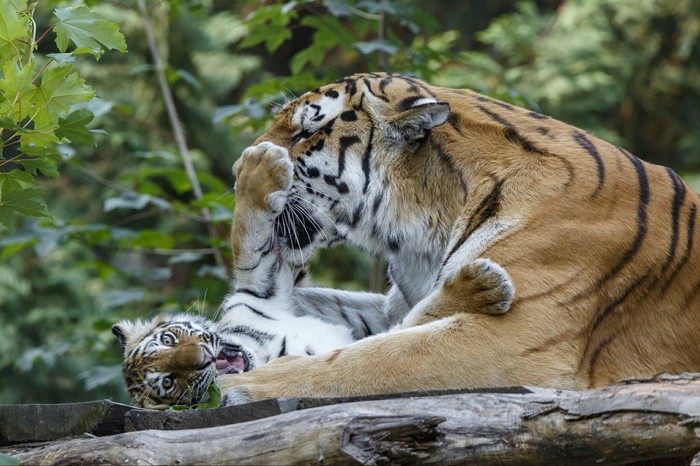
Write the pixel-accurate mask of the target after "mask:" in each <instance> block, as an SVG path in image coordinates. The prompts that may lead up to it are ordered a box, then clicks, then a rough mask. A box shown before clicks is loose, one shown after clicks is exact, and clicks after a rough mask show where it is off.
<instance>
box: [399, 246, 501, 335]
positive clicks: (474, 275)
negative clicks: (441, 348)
mask: <svg viewBox="0 0 700 466" xmlns="http://www.w3.org/2000/svg"><path fill="white" fill-rule="evenodd" d="M514 295H515V287H514V286H513V281H512V280H511V278H510V275H509V274H508V272H507V271H506V270H505V269H504V268H503V267H501V266H500V265H499V264H497V263H496V262H493V261H492V260H489V259H476V260H475V261H473V262H470V263H468V264H466V265H465V266H464V267H463V268H462V269H461V270H460V271H459V273H457V274H456V276H454V277H451V278H448V279H447V280H445V281H444V283H443V284H442V285H441V286H440V287H439V288H438V289H437V290H435V291H434V292H433V293H431V294H430V295H428V296H427V297H426V298H424V299H423V300H422V301H420V302H419V303H418V304H416V306H414V308H413V309H412V310H411V312H410V313H409V314H408V315H407V316H406V317H405V318H404V320H403V321H402V323H401V327H403V328H406V327H413V326H416V325H421V324H425V323H428V322H431V321H434V320H438V319H442V318H444V317H448V316H451V315H454V314H457V313H482V314H489V315H499V314H504V313H506V312H508V310H509V309H510V305H511V303H512V302H513V297H514Z"/></svg>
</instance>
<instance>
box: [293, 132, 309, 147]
mask: <svg viewBox="0 0 700 466" xmlns="http://www.w3.org/2000/svg"><path fill="white" fill-rule="evenodd" d="M313 134H314V133H313V132H311V131H309V130H308V129H304V130H302V131H300V132H298V133H297V134H295V135H294V136H292V144H296V143H297V142H300V141H302V140H304V139H308V138H309V137H311V136H313Z"/></svg>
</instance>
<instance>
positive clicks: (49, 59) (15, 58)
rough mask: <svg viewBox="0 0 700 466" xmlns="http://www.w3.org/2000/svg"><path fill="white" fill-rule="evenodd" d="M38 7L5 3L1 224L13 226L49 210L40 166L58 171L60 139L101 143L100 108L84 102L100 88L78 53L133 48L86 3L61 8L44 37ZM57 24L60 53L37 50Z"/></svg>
mask: <svg viewBox="0 0 700 466" xmlns="http://www.w3.org/2000/svg"><path fill="white" fill-rule="evenodd" d="M35 8H36V4H31V5H29V4H28V2H27V0H13V1H12V2H2V3H0V70H1V72H0V175H2V176H1V177H0V231H2V230H10V231H12V230H13V229H14V226H15V221H16V217H17V215H18V214H19V215H22V216H29V217H49V214H48V211H47V209H46V206H45V205H44V203H43V200H42V192H41V190H39V189H36V188H33V186H34V185H35V184H36V180H37V177H38V173H41V174H42V175H44V176H50V177H57V176H58V170H57V166H58V163H59V162H60V160H61V158H60V156H59V151H58V146H59V144H64V143H76V144H89V143H92V142H93V133H92V131H91V130H90V129H88V125H89V124H90V123H91V122H92V120H93V118H94V115H93V114H92V112H91V111H90V110H88V109H87V108H76V105H77V104H81V103H87V102H89V101H91V100H92V99H93V97H94V94H95V93H94V91H93V90H92V89H91V88H90V86H88V85H87V84H86V83H85V81H84V80H83V79H82V78H80V76H79V75H78V73H77V71H75V70H74V68H73V63H74V62H75V59H76V56H77V55H81V54H91V55H92V56H93V57H94V58H95V59H98V58H99V57H100V56H102V54H103V53H104V52H105V50H108V49H109V50H119V51H121V52H124V51H126V42H125V40H124V36H123V35H122V34H121V33H120V32H119V29H118V27H117V25H116V24H114V23H111V22H109V21H107V20H105V19H103V18H101V17H99V16H98V15H97V14H95V13H92V12H91V11H90V10H88V8H87V7H85V6H81V5H78V6H74V7H68V8H57V9H56V10H54V16H55V17H56V18H57V19H58V21H57V22H56V23H54V24H53V25H51V26H49V27H48V28H46V30H45V31H44V32H43V33H42V34H41V35H40V36H39V38H38V39H37V38H36V35H37V26H36V23H35V21H34V12H35ZM51 31H52V32H54V33H55V35H56V38H55V44H56V51H57V52H58V53H49V54H46V55H42V54H38V53H36V46H37V44H38V43H39V42H41V41H42V40H43V39H44V38H45V37H46V36H47V34H48V33H49V32H51ZM71 43H72V44H73V45H74V49H73V50H72V51H68V47H69V45H70V44H71Z"/></svg>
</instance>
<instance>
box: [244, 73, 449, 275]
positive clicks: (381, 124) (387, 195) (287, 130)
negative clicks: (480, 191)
mask: <svg viewBox="0 0 700 466" xmlns="http://www.w3.org/2000/svg"><path fill="white" fill-rule="evenodd" d="M449 116H450V105H449V104H448V103H447V102H445V101H444V99H440V98H438V97H437V96H436V95H435V94H434V93H433V92H432V91H431V89H430V88H429V87H428V86H427V85H426V84H424V83H422V82H421V81H418V80H415V79H412V78H408V77H404V76H398V75H390V74H384V73H382V74H375V73H372V74H365V75H355V76H351V77H349V78H345V79H342V80H340V81H338V82H336V83H333V84H330V85H327V86H324V87H322V88H320V89H317V90H315V91H312V92H309V93H307V94H304V95H303V96H301V97H300V98H299V99H297V100H296V101H293V102H291V103H289V104H287V105H286V106H285V107H284V108H283V109H282V110H280V112H279V113H278V115H277V116H276V118H275V121H274V122H273V124H272V126H271V127H270V129H269V130H268V131H266V132H265V133H264V134H263V135H262V136H260V138H258V140H257V143H261V142H271V143H274V144H276V145H278V146H281V147H283V148H286V149H287V150H288V151H289V155H290V157H291V160H292V162H293V163H294V166H295V177H294V178H295V179H294V183H293V187H292V190H291V194H290V196H289V198H288V203H287V207H286V209H285V212H284V213H283V215H281V216H280V217H279V219H278V222H277V227H276V233H277V235H278V237H279V239H280V247H281V248H282V249H286V251H282V252H283V253H285V252H286V254H284V255H285V256H286V258H287V260H288V261H290V263H293V264H295V265H300V264H301V263H303V262H305V261H306V259H308V256H309V254H310V253H311V252H312V251H313V250H314V249H315V248H316V247H320V246H322V247H327V246H330V245H332V244H334V243H336V242H340V241H343V240H348V241H349V242H351V243H353V244H356V245H360V246H361V247H363V248H364V249H366V250H368V251H369V252H370V253H372V254H376V255H384V254H385V252H386V251H387V250H388V251H389V252H390V253H391V252H396V250H398V249H399V248H400V247H401V243H403V242H404V240H410V239H414V238H410V239H409V238H404V237H403V236H405V235H406V234H410V235H416V238H419V237H420V236H422V239H425V238H426V234H428V236H430V235H431V234H432V233H431V232H434V231H435V226H436V225H434V224H433V225H429V224H427V223H426V224H425V225H423V227H424V228H420V226H418V227H416V225H413V224H412V223H413V222H414V219H415V218H416V215H415V214H418V213H419V212H420V211H424V212H426V213H428V212H432V213H431V214H430V215H426V218H428V217H430V222H433V223H434V222H441V221H443V219H441V218H439V217H440V215H439V213H438V214H437V215H435V214H434V212H435V208H434V206H432V205H426V204H428V203H429V202H427V201H424V200H422V199H421V197H420V193H419V190H415V189H413V188H414V184H415V183H416V177H415V170H416V169H418V170H428V171H431V172H432V173H426V175H429V174H430V175H433V176H434V175H437V176H440V175H441V172H440V168H439V167H438V168H437V169H435V168H431V167H428V166H425V167H422V163H423V162H422V161H421V160H416V159H415V158H413V159H411V157H410V156H411V154H414V153H415V152H416V151H417V150H418V148H419V147H421V146H425V145H426V140H427V138H426V135H427V134H428V132H429V131H430V130H431V129H432V128H435V127H436V126H439V125H441V124H442V123H444V122H445V121H447V119H448V117H449ZM428 144H429V143H428ZM450 182H451V180H450V179H445V180H444V184H443V185H442V186H439V187H434V186H430V187H427V189H450V187H451V184H450ZM423 188H425V187H423ZM421 189H422V188H421ZM396 191H401V192H400V193H397V192H396ZM410 193H413V194H412V195H411V194H410ZM407 194H409V195H408V196H407ZM398 199H401V201H397V200H398ZM445 207H446V208H449V207H450V206H445ZM408 223H411V224H412V225H411V228H401V227H405V226H407V224H408ZM444 223H446V222H444ZM445 231H447V228H445ZM409 242H412V241H409ZM387 245H388V248H387Z"/></svg>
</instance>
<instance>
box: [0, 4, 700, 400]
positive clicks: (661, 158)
mask: <svg viewBox="0 0 700 466" xmlns="http://www.w3.org/2000/svg"><path fill="white" fill-rule="evenodd" d="M17 2H19V0H15V2H14V4H17ZM20 3H21V2H20ZM24 3H25V4H26V1H25V2H24ZM83 4H84V5H85V6H86V7H87V8H88V9H89V11H90V12H92V13H95V14H96V15H99V17H101V18H104V19H106V20H108V21H109V22H112V23H114V24H116V25H118V27H119V30H120V31H121V33H122V34H123V35H124V37H125V39H126V44H127V47H128V51H126V52H120V51H118V50H112V51H107V52H106V53H104V55H102V56H101V57H100V58H99V60H96V59H95V58H93V57H91V56H90V54H89V53H88V54H77V55H75V58H76V59H75V61H74V62H72V61H71V62H70V66H72V67H73V68H74V69H75V70H77V72H78V73H79V76H80V77H81V78H82V79H84V80H85V84H86V85H89V86H90V87H91V88H92V89H93V90H94V97H93V98H91V99H89V101H88V102H86V103H84V104H83V107H82V108H83V109H86V110H84V111H88V112H89V113H91V114H92V115H94V119H91V121H89V126H88V127H89V128H90V129H91V130H92V131H91V132H90V138H88V139H87V140H86V141H81V138H80V137H70V134H69V135H68V136H66V137H65V138H59V140H58V141H57V142H56V144H55V146H56V152H55V153H54V158H55V160H56V164H57V166H58V173H60V176H59V177H55V175H56V173H51V171H50V170H46V171H43V170H39V171H38V172H37V173H36V187H38V188H40V189H42V190H43V194H42V195H41V197H40V199H42V200H41V202H42V203H44V204H45V207H46V209H45V211H44V213H42V214H41V215H38V214H36V212H35V211H32V210H31V209H29V208H27V209H25V211H22V209H18V210H17V216H16V218H13V219H11V220H12V222H10V223H11V224H10V223H8V221H7V219H5V220H6V221H5V225H4V226H0V403H30V402H64V401H77V400H88V399H100V398H112V399H114V400H117V401H125V402H128V401H129V398H128V397H127V395H126V392H125V390H124V388H123V384H122V381H121V372H120V370H121V369H120V365H119V364H120V360H121V354H120V349H119V347H118V344H117V341H116V338H114V337H113V336H112V334H111V332H110V328H111V326H112V324H113V323H114V322H115V321H116V320H118V319H119V318H124V317H127V318H139V317H140V318H148V317H151V316H153V315H155V314H156V313H159V312H164V311H167V312H180V311H190V312H198V313H203V314H205V315H208V316H213V315H214V314H215V312H216V310H217V308H218V305H219V303H220V302H221V300H222V298H223V296H224V295H225V293H226V292H227V289H228V268H227V266H226V264H227V263H228V260H229V257H230V250H229V246H228V240H227V230H228V222H229V218H230V211H231V209H232V208H233V207H234V205H235V199H234V196H233V195H232V184H233V180H232V176H231V165H232V164H233V162H234V160H235V159H236V157H237V156H238V155H239V154H240V152H241V151H242V149H244V148H245V147H246V146H247V145H248V144H249V143H250V142H251V141H252V140H254V139H255V137H256V135H257V134H259V133H260V131H262V130H263V129H264V128H265V126H266V125H267V124H268V122H269V120H270V118H271V116H272V114H273V112H274V110H275V108H277V107H278V106H279V104H281V103H284V102H285V101H287V100H290V99H293V98H294V96H295V95H299V94H301V93H303V92H304V91H306V90H310V89H313V88H315V87H317V86H319V85H321V84H324V83H327V82H330V81H335V80H337V79H339V78H341V77H343V76H346V75H349V74H352V73H354V72H361V71H378V70H387V71H393V72H402V73H409V74H413V75H416V76H418V77H421V78H423V79H425V80H427V81H429V82H431V83H433V84H436V85H443V86H450V87H468V88H472V89H475V90H477V91H480V92H484V93H487V94H489V95H491V96H493V97H496V98H499V99H504V100H507V101H509V102H512V103H515V104H518V105H521V106H526V107H530V108H533V109H536V110H537V111H540V112H543V113H547V114H550V115H552V116H554V117H556V118H559V119H562V120H564V121H566V122H569V123H572V124H574V125H576V126H579V127H582V128H584V129H586V130H588V131H590V132H592V133H595V134H596V135H598V136H600V137H602V138H603V139H606V140H608V141H610V142H613V143H615V144H619V145H622V146H624V147H626V148H628V149H629V150H630V151H631V152H633V153H635V154H636V155H638V156H639V157H642V158H644V159H646V160H648V161H651V162H654V163H659V164H664V165H669V166H671V167H673V168H674V169H676V170H677V171H678V172H679V173H680V174H681V175H682V176H683V177H684V178H685V179H686V180H687V181H688V182H689V183H690V184H691V186H693V187H694V189H695V190H696V191H698V187H699V186H700V177H698V175H696V173H697V172H698V171H700V124H699V123H698V122H700V43H699V42H698V39H699V38H700V2H697V1H696V0H564V1H557V0H538V1H532V0H491V1H489V2H483V1H463V0H462V1H456V0H443V1H439V2H438V1H434V0H433V1H428V0H423V1H403V0H380V1H352V0H337V1H288V2H275V1H240V0H238V1H234V0H161V1H157V0H148V1H146V2H144V1H143V0H135V1H130V0H112V1H109V0H85V1H84V3H82V2H76V1H73V2H57V1H54V0H42V1H41V2H39V4H38V5H37V6H36V8H35V9H34V10H32V11H31V14H32V15H33V20H34V23H33V24H35V29H33V30H34V31H35V36H41V39H42V40H37V41H36V42H37V44H38V46H37V48H36V52H35V53H36V55H37V57H41V56H46V57H48V56H51V55H49V54H53V53H55V52H57V50H56V47H57V45H56V43H55V41H54V39H55V38H54V34H55V33H58V32H59V31H58V27H54V24H55V23H56V21H57V14H56V13H55V11H57V9H60V8H65V7H66V6H72V7H76V6H79V5H83ZM3 8H4V7H3ZM8 14H9V13H8ZM146 20H147V21H148V24H150V26H151V29H152V32H153V38H154V40H155V46H156V47H155V49H153V48H149V41H148V37H147V35H146V32H145V31H146V30H145V29H144V24H145V21H146ZM32 27H34V26H32ZM45 32H46V35H43V34H44V33H45ZM2 46H3V44H2V38H0V57H2V56H3V55H2V54H3V50H2ZM61 51H62V50H61ZM7 53H8V54H10V55H11V51H10V52H7ZM8 56H9V55H8ZM37 59H38V58H37ZM62 59H65V60H67V58H66V57H63V56H59V55H56V58H55V60H56V61H60V60H62ZM71 60H72V59H71ZM159 62H162V64H163V66H162V67H161V68H159V67H158V66H156V65H157V64H158V63H159ZM159 70H160V71H162V73H161V74H160V76H161V77H163V78H164V83H166V84H167V88H168V89H169V90H170V91H171V92H172V101H173V103H174V109H175V111H176V114H177V117H178V120H179V121H180V122H181V123H182V131H180V130H179V128H177V127H174V126H173V124H172V122H171V119H170V118H169V115H168V113H167V102H168V98H167V96H165V97H164V94H163V89H162V87H161V86H160V85H159V81H158V79H159ZM4 77H5V78H8V71H7V70H4ZM0 92H9V91H7V89H6V88H3V87H2V86H0ZM0 95H1V94H0ZM0 100H1V99H0ZM76 114H78V113H76ZM83 114H84V113H80V115H83ZM5 117H6V115H5V114H3V107H2V106H1V105H0V127H3V128H5V129H3V130H2V132H0V136H1V137H2V139H3V140H4V141H5V145H4V147H5V154H4V156H5V159H2V158H0V183H1V180H2V175H4V174H7V173H8V172H9V171H11V170H15V172H13V173H14V175H15V176H19V175H21V174H22V172H23V170H24V171H31V168H32V167H31V166H30V165H28V164H27V163H25V164H24V165H22V166H16V165H13V164H7V163H4V162H3V161H6V160H7V158H8V157H9V155H11V154H12V152H11V149H12V147H10V146H11V144H10V143H9V142H8V141H11V140H12V139H11V137H10V136H9V133H10V132H11V128H10V123H8V121H7V118H5ZM8 128H10V129H8ZM179 135H182V136H183V138H181V139H178V137H179ZM91 140H92V142H91ZM0 142H2V141H0ZM81 142H82V143H81ZM183 143H184V144H186V147H185V148H184V152H186V154H185V155H186V157H185V159H184V160H185V162H183V157H182V155H183ZM30 155H32V154H30ZM18 160H21V159H18ZM25 161H26V159H25ZM187 162H191V168H192V170H190V171H189V173H188V170H187V166H186V163H187ZM193 174H194V175H195V176H196V180H193ZM22 176H24V175H22ZM8 179H9V178H8ZM8 183H9V182H8ZM195 185H196V186H195ZM7 186H9V185H7ZM3 189H4V188H3ZM37 202H39V201H37ZM0 207H2V201H0ZM42 209H43V207H42ZM48 215H50V217H49V216H48ZM0 220H2V219H0ZM8 225H9V226H8ZM372 267H373V262H372V260H371V259H370V258H369V257H366V256H364V255H362V254H360V253H358V252H357V251H354V250H352V249H348V248H338V249H333V250H330V251H324V252H322V253H320V254H319V255H318V256H317V257H316V258H315V259H314V261H313V264H312V272H313V274H314V278H315V281H316V282H317V283H319V284H321V285H324V286H334V287H342V288H346V289H367V287H368V286H369V283H370V274H371V270H372ZM375 286H376V285H375Z"/></svg>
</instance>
